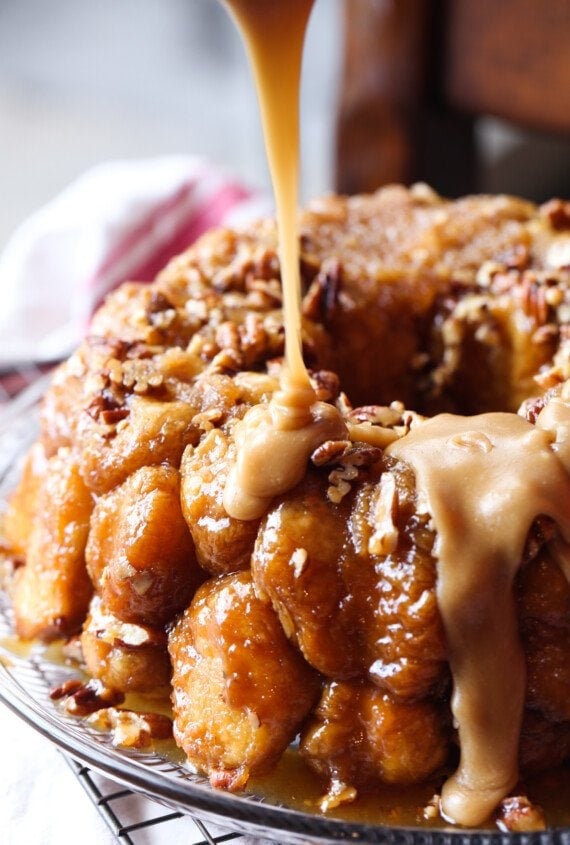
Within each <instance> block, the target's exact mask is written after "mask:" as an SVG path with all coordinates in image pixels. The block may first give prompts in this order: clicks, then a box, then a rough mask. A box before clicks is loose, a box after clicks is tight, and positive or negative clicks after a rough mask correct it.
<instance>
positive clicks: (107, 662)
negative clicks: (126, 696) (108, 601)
mask: <svg viewBox="0 0 570 845" xmlns="http://www.w3.org/2000/svg"><path fill="white" fill-rule="evenodd" d="M81 650H82V653H83V659H84V661H85V666H86V669H87V672H88V673H89V674H90V675H92V676H93V677H94V678H98V679H99V680H100V681H102V682H103V683H104V684H105V686H107V687H110V688H112V689H117V690H120V691H121V692H140V693H147V694H152V695H155V696H159V695H164V694H167V693H168V690H169V689H170V674H171V669H170V660H169V659H168V652H167V650H166V634H165V633H164V631H163V630H162V629H161V628H150V627H148V626H142V625H134V624H132V623H129V622H121V620H120V619H117V617H116V616H113V615H112V614H111V613H109V612H108V611H107V610H106V609H105V607H104V606H103V605H102V604H101V600H100V599H99V597H98V596H95V597H94V598H93V600H92V602H91V606H90V608H89V615H88V617H87V619H86V620H85V624H84V626H83V631H82V633H81Z"/></svg>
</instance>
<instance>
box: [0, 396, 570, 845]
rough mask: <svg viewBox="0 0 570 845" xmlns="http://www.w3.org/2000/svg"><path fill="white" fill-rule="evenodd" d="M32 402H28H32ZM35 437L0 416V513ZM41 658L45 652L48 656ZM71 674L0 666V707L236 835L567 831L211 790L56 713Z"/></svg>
mask: <svg viewBox="0 0 570 845" xmlns="http://www.w3.org/2000/svg"><path fill="white" fill-rule="evenodd" d="M34 398H35V397H34ZM36 434H37V420H36V417H35V414H34V412H33V410H31V409H30V408H26V407H23V408H22V407H20V408H19V409H18V413H17V414H13V413H11V414H10V416H9V417H7V416H0V513H1V510H2V508H3V506H4V505H5V501H6V496H7V494H8V493H9V491H10V490H11V489H12V488H13V487H14V484H15V482H16V480H17V478H18V474H19V471H20V466H21V460H22V457H23V455H24V453H25V451H26V449H27V447H28V446H29V445H30V443H31V442H32V441H33V439H34V438H35V436H36ZM12 632H13V626H12V616H11V611H10V607H9V603H8V601H7V599H6V597H5V595H4V594H3V593H1V592H0V639H4V641H6V638H9V637H11V635H12ZM1 654H2V649H1V648H0V655H1ZM48 654H49V651H48ZM76 675H77V673H76V672H75V671H74V670H72V669H70V668H68V667H66V666H63V665H59V664H58V663H57V662H52V661H50V659H49V658H48V657H46V655H45V654H44V652H43V650H42V649H40V648H37V649H32V650H31V651H30V652H29V653H26V654H24V655H18V654H17V653H14V652H13V651H12V650H9V651H6V650H5V651H4V654H3V659H1V660H0V701H3V702H4V704H6V705H7V706H8V707H9V708H10V709H11V710H13V711H14V712H15V713H16V714H17V715H18V716H20V718H22V719H23V720H24V721H26V722H28V723H29V724H30V725H31V726H32V727H33V728H34V729H35V730H37V731H39V733H41V734H42V735H43V736H45V737H47V738H48V739H49V740H50V741H51V742H53V743H55V744H56V745H57V746H59V747H60V748H62V749H63V750H64V751H66V752H68V753H69V754H70V755H71V756H73V757H74V758H75V759H77V760H79V761H81V762H84V763H86V764H87V765H88V766H90V767H91V768H93V769H96V770H97V771H99V772H101V773H102V774H104V775H107V776H108V777H111V778H113V779H114V780H116V781H118V782H120V783H122V784H125V785H126V786H128V787H130V788H131V789H133V790H136V791H138V792H142V793H144V794H145V795H147V796H149V797H151V798H154V799H155V800H157V801H159V802H160V803H162V804H164V805H166V806H168V807H172V808H174V809H177V810H181V811H182V812H184V813H188V814H190V815H197V816H199V817H200V818H201V819H203V820H205V821H211V822H213V823H215V824H216V823H217V824H222V825H223V826H224V827H225V828H231V829H232V830H235V831H236V832H240V833H247V834H251V835H257V836H263V837H266V838H268V839H272V840H274V841H276V842H279V843H282V845H285V844H286V843H291V845H295V843H297V844H298V845H308V843H315V845H316V843H323V844H324V843H338V842H352V843H360V844H361V845H373V843H374V845H377V843H391V845H445V843H449V844H450V845H460V843H465V845H515V843H519V845H570V829H569V828H555V829H551V830H549V831H547V832H541V833H529V834H508V833H502V832H500V831H476V832H470V831H464V830H463V831H457V830H449V829H420V828H412V827H389V826H383V825H369V824H358V823H355V822H346V821H342V820H338V819H333V818H327V817H324V816H321V815H317V814H311V813H305V812H301V811H298V810H292V809H289V808H287V807H283V806H280V805H279V804H277V803H272V802H270V801H268V800H266V799H264V798H263V797H260V796H255V795H250V794H239V795H232V794H230V793H226V792H221V791H218V790H214V789H212V788H211V787H210V785H209V783H208V781H207V780H206V779H205V778H203V777H201V776H199V775H196V774H194V773H193V772H191V771H189V769H187V768H185V767H184V766H183V765H180V764H178V763H176V762H175V761H173V760H172V759H170V758H169V757H168V756H166V755H161V754H160V753H158V752H150V753H149V752H142V751H133V750H128V749H121V748H116V747H114V746H113V745H112V743H111V739H110V737H109V735H107V734H105V733H101V732H99V731H97V730H96V729H94V728H92V727H91V726H90V725H88V724H87V723H86V722H84V721H82V720H78V719H75V718H73V717H72V716H69V715H67V714H66V713H65V712H64V711H62V710H60V709H59V708H58V706H57V705H56V704H54V702H52V701H51V699H50V698H49V690H50V689H51V688H52V687H54V686H56V685H59V684H61V683H63V682H64V681H65V680H67V679H68V678H69V677H74V676H76Z"/></svg>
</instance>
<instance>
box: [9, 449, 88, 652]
mask: <svg viewBox="0 0 570 845" xmlns="http://www.w3.org/2000/svg"><path fill="white" fill-rule="evenodd" d="M40 449H41V447H38V446H35V447H33V452H32V459H31V463H32V465H33V469H32V470H31V473H30V472H27V473H25V474H24V476H23V479H22V485H23V487H22V489H20V490H18V491H17V492H16V500H17V499H18V498H20V499H22V498H23V499H24V500H25V499H26V489H29V488H28V485H31V489H32V499H33V501H34V503H35V508H34V514H33V519H30V520H29V521H28V523H27V530H28V539H27V541H26V544H25V565H24V566H22V567H20V568H19V569H18V570H16V573H15V576H14V583H13V586H12V591H13V592H12V600H13V605H14V616H15V624H16V631H17V633H18V635H19V636H21V637H23V638H24V639H32V638H37V639H40V640H44V641H46V642H49V641H50V640H54V639H57V638H59V637H63V636H69V635H71V634H73V633H75V632H76V631H77V630H78V629H79V628H80V626H81V624H82V622H83V619H84V618H85V615H86V612H87V607H88V604H89V600H90V598H91V595H92V592H93V587H92V584H91V580H90V578H89V576H88V574H87V569H86V567H85V544H86V542H87V536H88V533H89V520H90V516H91V511H92V509H93V500H92V497H91V494H90V493H89V491H88V490H87V488H86V487H85V484H84V483H83V480H82V478H81V475H80V474H79V469H78V466H77V463H76V462H75V461H74V460H73V455H72V453H71V452H70V450H69V449H68V448H61V449H60V450H59V451H58V453H57V454H56V455H53V456H52V457H51V458H48V459H47V460H45V461H41V460H40V459H39V456H38V455H37V454H34V453H35V451H36V450H40ZM38 465H39V466H38ZM35 473H38V475H35ZM23 515H24V516H25V515H26V512H25V510H24V511H23ZM21 516H22V511H20V510H19V509H18V508H17V506H16V505H15V504H14V517H13V519H14V520H15V519H17V518H19V517H21ZM14 531H15V528H14Z"/></svg>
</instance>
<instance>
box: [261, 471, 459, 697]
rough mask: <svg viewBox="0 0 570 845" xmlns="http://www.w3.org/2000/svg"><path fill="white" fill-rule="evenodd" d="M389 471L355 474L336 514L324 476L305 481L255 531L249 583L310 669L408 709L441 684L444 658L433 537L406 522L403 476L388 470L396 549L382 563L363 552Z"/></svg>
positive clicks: (409, 499) (409, 498)
mask: <svg viewBox="0 0 570 845" xmlns="http://www.w3.org/2000/svg"><path fill="white" fill-rule="evenodd" d="M392 467H393V462H390V461H389V460H388V459H386V461H385V462H384V463H382V464H381V465H379V466H376V467H374V468H372V469H371V470H368V471H366V470H364V471H361V472H360V475H359V479H358V486H357V492H356V495H354V493H352V492H351V493H350V494H347V495H346V497H345V498H343V500H342V501H341V502H340V503H339V504H335V503H333V502H331V501H330V499H329V498H328V495H327V485H328V480H327V472H326V470H325V471H322V470H321V471H319V472H317V471H313V472H310V473H308V474H307V476H306V478H305V479H304V481H303V482H302V483H301V484H300V485H298V487H296V488H295V490H293V491H292V492H291V493H289V494H288V495H287V496H285V497H283V500H282V501H281V502H280V503H279V504H278V505H277V506H276V507H275V508H274V509H272V510H271V511H270V512H269V513H268V515H267V517H266V518H265V520H264V522H263V523H262V526H261V530H260V532H259V535H258V539H257V543H256V547H255V551H254V555H253V558H252V573H253V578H254V581H255V583H256V586H257V589H258V590H259V591H260V592H262V593H264V594H267V595H268V596H269V597H270V599H271V601H272V603H273V606H274V607H275V609H276V611H277V613H278V614H279V618H280V619H281V623H282V625H283V628H284V630H285V631H286V633H287V634H288V636H290V637H291V638H292V639H293V640H294V641H295V642H296V643H297V644H298V646H299V648H300V650H301V652H302V653H303V655H304V657H305V659H306V660H307V661H308V662H309V663H310V664H311V665H312V666H314V667H315V668H316V669H318V670H319V671H320V672H322V673H323V674H325V675H327V676H328V677H330V678H335V679H341V678H350V677H356V676H362V675H364V674H368V675H369V677H370V679H371V680H372V682H373V683H375V684H377V685H378V686H379V687H380V688H382V689H384V690H386V691H389V692H391V693H392V694H394V695H397V696H399V697H401V698H403V699H417V698H422V697H423V696H425V695H426V694H428V693H429V692H431V691H432V689H433V688H434V687H438V686H441V684H444V683H445V682H446V680H447V672H446V666H445V659H446V648H445V641H444V636H443V630H442V626H441V621H440V618H439V614H438V611H437V602H436V598H435V579H436V571H435V559H434V558H433V556H432V554H431V550H432V545H433V539H434V538H433V532H431V531H429V530H428V529H427V528H426V525H425V522H426V520H425V519H423V520H422V519H421V518H418V516H417V515H416V505H415V498H414V494H415V488H414V480H413V474H412V473H411V472H410V471H409V470H407V469H406V468H405V467H396V468H395V478H396V484H395V495H396V498H397V508H396V514H395V528H396V530H397V531H398V541H397V545H396V547H395V549H394V551H393V552H392V553H390V554H387V555H378V554H370V553H369V551H368V545H369V542H370V540H371V535H372V532H373V526H374V517H373V513H374V509H375V496H376V493H377V490H378V489H379V479H380V478H381V476H382V472H383V471H386V472H390V471H391V469H392ZM329 470H330V468H329ZM355 486H356V485H355Z"/></svg>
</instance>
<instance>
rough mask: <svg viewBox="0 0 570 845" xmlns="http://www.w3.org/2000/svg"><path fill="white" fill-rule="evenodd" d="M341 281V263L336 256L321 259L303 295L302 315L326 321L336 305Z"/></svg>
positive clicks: (330, 316)
mask: <svg viewBox="0 0 570 845" xmlns="http://www.w3.org/2000/svg"><path fill="white" fill-rule="evenodd" d="M341 281H342V264H341V262H340V261H339V259H338V258H335V257H331V258H328V259H326V260H325V261H323V263H322V266H321V269H320V270H319V272H318V274H317V275H316V277H315V278H314V279H313V281H312V282H311V285H310V287H309V290H308V291H307V293H306V294H305V296H304V297H303V304H302V309H303V315H304V316H305V317H308V318H309V319H310V320H320V321H321V322H323V323H326V322H328V321H329V320H330V319H331V318H332V316H333V314H334V312H335V310H336V307H337V304H338V296H339V292H340V287H341Z"/></svg>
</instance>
